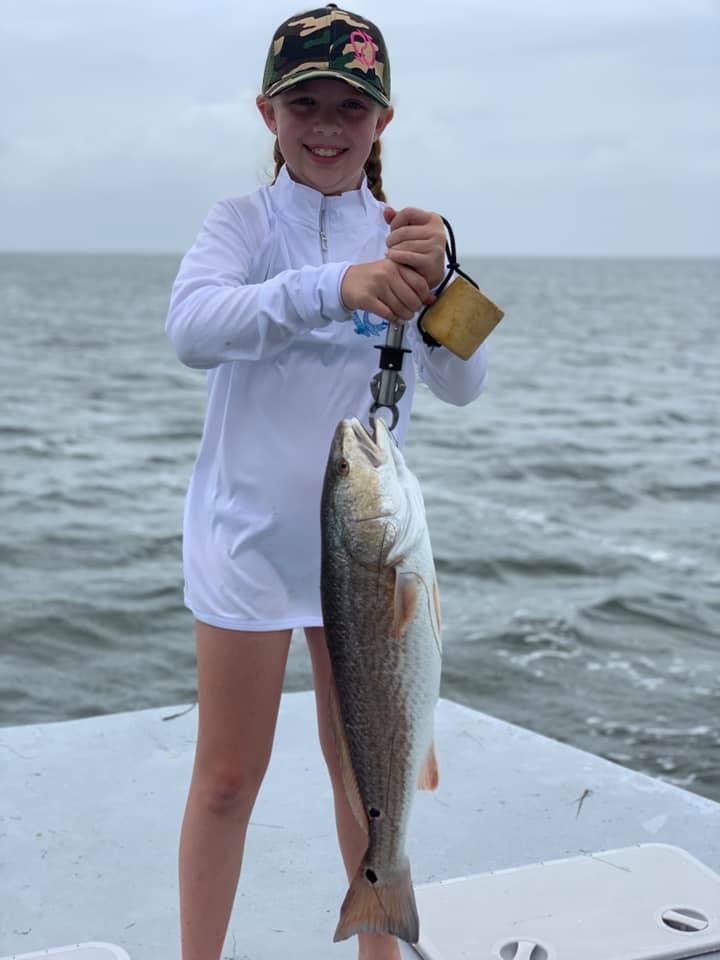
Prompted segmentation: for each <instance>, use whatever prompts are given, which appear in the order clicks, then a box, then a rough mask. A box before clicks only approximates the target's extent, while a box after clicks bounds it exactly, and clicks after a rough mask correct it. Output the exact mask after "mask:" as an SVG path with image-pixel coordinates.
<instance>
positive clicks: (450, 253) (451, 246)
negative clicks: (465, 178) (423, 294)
mask: <svg viewBox="0 0 720 960" xmlns="http://www.w3.org/2000/svg"><path fill="white" fill-rule="evenodd" d="M442 222H443V223H444V224H445V229H446V230H447V232H448V237H449V238H450V239H449V242H448V243H446V244H445V254H446V256H447V259H448V270H447V273H446V274H445V277H444V278H443V281H442V283H441V284H440V286H439V287H438V288H437V290H436V291H435V296H436V297H439V296H440V294H441V293H442V292H443V290H444V289H445V287H446V286H447V285H448V283H449V282H450V277H452V275H453V273H459V274H460V276H461V277H465V279H466V280H467V281H468V282H469V283H471V284H472V285H473V286H474V287H477V286H478V285H477V284H476V283H475V281H474V280H473V278H472V277H469V276H468V275H467V274H466V273H465V271H464V270H461V269H460V264H459V263H458V262H457V248H456V246H455V234H454V233H453V228H452V227H451V226H450V223H449V222H448V221H447V220H446V219H445V217H442ZM478 289H480V288H479V287H478ZM431 306H433V304H430V305H429V306H427V307H425V309H424V310H423V311H422V313H421V314H420V316H419V317H418V319H417V325H418V330H419V331H420V336H421V337H422V338H423V342H424V343H426V344H427V345H428V347H430V348H431V349H433V348H434V347H439V346H441V344H440V343H438V341H437V340H436V339H435V338H434V337H431V336H430V334H429V333H428V332H427V330H426V329H425V328H424V327H423V325H422V318H423V317H424V316H425V314H426V313H427V311H428V310H429V309H430V307H431Z"/></svg>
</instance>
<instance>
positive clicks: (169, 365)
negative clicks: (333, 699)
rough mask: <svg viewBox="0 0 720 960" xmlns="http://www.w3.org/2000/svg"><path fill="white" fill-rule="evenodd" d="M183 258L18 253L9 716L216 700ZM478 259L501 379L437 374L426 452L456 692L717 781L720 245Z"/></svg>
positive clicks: (3, 717) (624, 759)
mask: <svg viewBox="0 0 720 960" xmlns="http://www.w3.org/2000/svg"><path fill="white" fill-rule="evenodd" d="M178 263H179V257H174V256H167V257H161V256H137V257H132V256H82V255H67V256H62V255H37V256H34V255H33V256H31V255H2V256H0V324H1V329H2V344H3V349H2V353H0V399H1V405H0V517H1V523H0V604H1V609H2V617H1V618H0V725H15V724H26V723H35V722H45V721H54V720H64V719H71V718H78V717H86V716H92V715H95V714H102V713H112V712H117V711H124V710H134V709H141V708H145V707H151V706H161V705H169V704H179V703H184V702H192V701H194V699H195V691H196V687H195V682H196V676H195V645H194V638H193V633H192V620H191V615H190V614H189V612H188V611H186V610H185V609H184V607H183V605H182V589H181V583H182V575H181V522H182V504H183V497H184V494H185V489H186V485H187V481H188V478H189V475H190V471H191V468H192V464H193V460H194V457H195V452H196V449H197V443H198V439H199V436H200V431H201V426H202V419H203V413H204V402H205V375H204V374H203V373H202V372H198V371H192V370H189V369H186V368H184V367H183V366H181V364H180V363H179V362H178V361H177V359H176V358H175V356H174V354H173V352H172V349H171V347H170V344H169V342H168V341H167V340H166V338H165V336H164V333H163V322H164V317H165V312H166V308H167V302H168V296H169V291H170V287H171V284H172V281H173V279H174V276H175V273H176V271H177V267H178ZM463 266H465V268H466V269H468V270H469V271H470V272H471V273H472V275H473V276H475V277H476V279H477V280H478V282H479V283H480V285H481V287H482V288H483V289H484V290H485V291H486V292H487V293H488V294H489V295H490V296H492V297H493V299H495V300H496V301H497V302H498V303H499V304H501V305H502V306H503V308H504V309H505V311H506V317H505V319H504V320H503V321H502V323H501V324H500V326H499V327H498V328H497V329H496V330H495V332H494V333H493V334H492V336H491V338H490V340H489V348H490V363H491V375H490V380H489V384H488V387H487V390H486V393H485V394H484V395H483V396H482V397H481V398H480V400H478V401H477V402H476V403H474V404H472V405H470V406H468V407H465V408H460V409H458V408H453V407H450V406H447V405H444V404H442V403H440V401H438V400H437V399H436V398H435V397H433V396H432V394H430V392H429V391H428V390H427V389H424V388H421V389H419V390H418V392H417V395H416V401H415V406H414V414H413V421H412V425H411V430H410V435H409V440H408V445H407V450H406V456H407V460H408V463H409V465H410V466H411V468H412V469H413V470H414V472H415V473H416V474H417V476H418V477H419V479H420V482H421V484H422V487H423V491H424V495H425V500H426V506H427V512H428V521H429V524H430V532H431V537H432V541H433V547H434V550H435V555H436V562H437V568H438V575H439V582H440V591H441V598H442V607H443V614H444V624H445V659H444V674H443V688H442V694H443V696H445V697H448V698H451V699H454V700H458V701H460V702H462V703H465V704H468V705H470V706H472V707H475V708H477V709H479V710H482V711H485V712H487V713H490V714H493V715H495V716H498V717H502V718H503V719H505V720H508V721H511V722H513V723H517V724H521V725H523V726H526V727H529V728H531V729H532V730H536V731H538V732H541V733H544V734H546V735H548V736H551V737H554V738H556V739H558V740H561V741H564V742H567V743H571V744H574V745H576V746H578V747H580V748H582V749H586V750H590V751H592V752H594V753H596V754H600V755H601V756H604V757H607V758H609V759H611V760H614V761H616V762H618V763H621V764H624V765H626V766H628V767H631V768H633V769H637V770H641V771H644V772H647V773H649V774H651V775H653V776H657V777H660V778H662V779H665V780H667V781H670V782H672V783H675V784H678V785H681V786H684V787H686V788H688V789H691V790H694V791H696V792H698V793H700V794H703V795H705V796H708V797H712V798H714V799H716V800H719V801H720V764H719V761H720V683H719V679H720V550H719V548H718V539H719V537H718V534H719V533H720V529H719V528H720V509H719V508H718V501H719V499H720V497H719V495H720V474H719V472H718V451H719V449H720V447H719V441H720V417H719V411H720V349H719V346H720V345H719V342H718V341H719V339H720V337H719V335H718V328H719V321H720V262H719V261H717V260H664V261H660V260H540V259H525V260H511V259H487V260H475V261H471V260H466V261H464V262H463ZM310 686H311V671H310V665H309V660H308V656H307V652H306V648H305V645H304V642H303V640H302V638H301V637H297V638H296V639H295V640H294V642H293V647H292V652H291V657H290V662H289V666H288V673H287V678H286V688H287V689H289V690H297V689H308V688H309V687H310Z"/></svg>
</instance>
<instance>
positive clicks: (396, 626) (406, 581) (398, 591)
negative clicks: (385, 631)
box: [391, 570, 418, 640]
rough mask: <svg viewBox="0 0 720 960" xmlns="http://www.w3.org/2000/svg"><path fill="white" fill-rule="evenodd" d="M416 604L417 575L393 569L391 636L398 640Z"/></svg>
mask: <svg viewBox="0 0 720 960" xmlns="http://www.w3.org/2000/svg"><path fill="white" fill-rule="evenodd" d="M417 604H418V588H417V577H416V576H415V574H414V573H399V572H398V571H397V570H396V571H395V610H394V613H393V625H392V631H391V636H392V638H393V640H399V639H400V638H401V637H402V635H403V631H404V630H405V629H406V628H407V627H408V626H409V625H410V623H412V620H413V617H414V616H415V611H416V610H417Z"/></svg>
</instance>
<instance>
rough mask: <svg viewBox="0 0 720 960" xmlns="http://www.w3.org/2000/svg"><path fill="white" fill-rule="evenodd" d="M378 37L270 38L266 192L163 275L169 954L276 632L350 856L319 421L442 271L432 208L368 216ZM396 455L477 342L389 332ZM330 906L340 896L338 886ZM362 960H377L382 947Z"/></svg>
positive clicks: (334, 411) (382, 99)
mask: <svg viewBox="0 0 720 960" xmlns="http://www.w3.org/2000/svg"><path fill="white" fill-rule="evenodd" d="M389 98H390V66H389V63H388V56H387V50H386V48H385V43H384V40H383V37H382V35H381V33H380V31H379V30H378V28H377V27H376V26H375V25H374V24H373V23H371V22H370V21H369V20H367V19H366V18H364V17H361V16H358V15H356V14H353V13H349V12H347V11H343V10H340V9H338V8H337V7H336V6H335V4H328V5H327V6H326V7H322V8H320V9H316V10H311V11H309V12H308V13H305V14H298V15H296V16H293V17H290V18H289V19H288V20H287V21H285V23H283V24H282V25H281V26H280V27H279V28H278V30H277V31H276V33H275V35H274V37H273V40H272V44H271V46H270V51H269V54H268V58H267V66H266V69H265V75H264V79H263V84H262V94H261V95H260V96H258V98H257V106H258V109H259V111H260V113H261V115H262V118H263V120H264V122H265V124H266V125H267V127H268V129H269V130H270V131H271V132H272V133H273V134H274V135H275V137H276V140H275V162H276V173H275V180H274V182H273V184H272V185H271V186H267V187H262V188H260V189H259V190H257V191H256V192H255V193H253V194H250V195H249V196H245V197H239V198H233V199H228V200H224V201H221V202H219V203H218V204H216V205H215V206H214V207H213V208H212V209H211V210H210V213H209V214H208V217H207V219H206V221H205V223H204V224H203V226H202V229H201V230H200V233H199V235H198V237H197V240H196V241H195V243H194V245H193V247H192V248H191V250H190V251H189V252H188V253H187V255H186V256H185V258H184V259H183V261H182V264H181V266H180V271H179V273H178V276H177V279H176V281H175V284H174V286H173V290H172V296H171V302H170V307H169V312H168V316H167V322H166V330H167V333H168V336H169V337H170V340H171V341H172V344H173V347H174V348H175V351H176V352H177V355H178V357H179V359H180V360H181V361H182V362H183V363H185V364H187V365H188V366H189V367H195V368H199V369H206V370H207V371H208V374H207V377H208V403H207V413H206V419H205V425H204V430H203V436H202V440H201V443H200V449H199V453H198V456H197V460H196V463H195V467H194V470H193V474H192V478H191V481H190V486H189V489H188V494H187V499H186V504H185V517H184V527H183V566H184V576H185V603H186V605H187V606H188V608H189V609H190V610H191V611H192V613H193V615H194V617H195V628H196V639H197V664H198V705H199V728H198V741H197V748H196V755H195V763H194V768H193V774H192V780H191V784H190V790H189V795H188V800H187V807H186V810H185V817H184V821H183V826H182V834H181V839H180V864H179V867H180V877H179V879H180V923H181V938H182V957H183V960H218V958H219V957H220V954H221V950H222V946H223V943H224V939H225V935H226V931H227V926H228V923H229V919H230V913H231V909H232V905H233V901H234V897H235V893H236V888H237V883H238V878H239V874H240V865H241V862H242V855H243V846H244V842H245V833H246V829H247V824H248V821H249V818H250V813H251V811H252V808H253V804H254V802H255V798H256V796H257V793H258V790H259V787H260V784H261V782H262V779H263V776H264V773H265V770H266V767H267V764H268V761H269V758H270V752H271V747H272V741H273V736H274V731H275V724H276V719H277V713H278V707H279V702H280V696H281V691H282V686H283V675H284V671H285V664H286V660H287V656H288V649H289V645H290V637H291V632H292V629H293V628H302V629H303V630H304V632H305V636H306V638H307V642H308V646H309V649H310V656H311V660H312V667H313V676H314V686H315V695H316V703H317V720H318V727H319V737H320V743H321V746H322V750H323V754H324V756H325V760H326V762H327V766H328V770H329V774H330V778H331V782H332V786H333V791H334V797H335V815H336V822H337V830H338V837H339V843H340V848H341V851H342V856H343V860H344V863H345V868H346V871H347V874H348V878H351V877H352V876H353V875H354V873H355V870H356V867H357V865H358V863H359V862H360V859H361V857H362V855H363V854H364V852H365V850H364V842H363V836H362V834H361V831H360V828H359V827H358V826H357V824H356V822H355V819H354V817H353V814H352V812H351V810H350V807H349V805H348V801H347V798H346V795H345V791H344V788H343V784H342V780H341V776H340V773H339V769H338V762H337V758H336V755H335V749H334V745H333V741H332V734H331V732H330V728H329V725H328V682H329V677H330V663H329V657H328V653H327V649H326V645H325V637H324V634H323V621H322V616H321V612H320V587H319V583H320V524H319V504H320V493H321V488H322V482H323V474H324V469H325V464H326V460H327V455H328V449H329V446H330V441H331V438H332V436H333V433H334V430H335V426H336V424H337V422H338V420H340V419H342V418H343V417H353V416H355V417H358V418H359V419H360V420H361V421H363V422H364V423H365V424H366V425H369V424H368V413H369V410H370V407H371V406H372V403H373V398H372V396H371V393H370V389H369V382H370V380H371V379H372V377H373V375H374V374H375V373H376V372H377V369H378V357H379V352H378V351H377V350H374V349H373V346H374V345H375V344H381V343H384V339H385V336H384V330H385V329H386V328H387V325H388V322H391V323H407V322H408V321H410V320H412V319H413V317H414V316H415V314H416V313H417V311H418V310H419V309H420V308H422V306H423V305H424V304H427V303H432V302H433V300H434V295H433V293H432V289H433V288H434V287H437V286H438V284H439V283H440V281H441V280H442V278H443V275H444V270H445V257H444V249H445V233H444V228H443V224H442V220H441V218H440V217H439V215H437V214H433V213H427V212H425V211H423V210H419V209H416V208H406V209H404V210H400V211H399V212H396V211H394V210H393V209H391V208H389V207H388V206H386V204H385V202H384V201H385V196H384V194H383V189H382V177H381V164H380V135H381V134H382V132H383V130H384V129H385V127H386V126H387V125H388V123H389V122H390V121H391V119H392V117H393V108H392V106H391V105H390V99H389ZM405 340H406V344H405V345H406V346H408V347H411V348H412V350H413V360H414V363H412V362H410V363H406V368H404V369H403V377H404V379H405V381H406V385H407V389H406V392H405V395H404V397H403V398H402V400H401V401H400V404H399V413H400V416H399V422H398V424H397V427H396V430H395V435H396V437H397V439H398V442H399V443H400V444H401V445H402V443H403V442H404V438H405V433H406V429H407V422H408V416H409V412H410V406H411V402H412V396H413V390H414V386H415V376H416V374H417V375H419V376H420V377H421V378H422V379H423V380H424V382H425V383H426V384H428V386H429V387H430V389H431V390H432V391H433V393H435V395H436V396H438V397H439V398H440V399H441V400H444V401H446V402H448V403H453V404H465V403H468V402H470V401H471V400H473V399H474V398H475V397H477V396H478V394H479V393H480V392H481V390H482V387H483V383H484V379H485V371H486V358H485V350H484V348H482V347H481V348H480V349H479V350H478V351H477V352H476V353H475V355H474V356H473V357H472V359H471V360H470V361H467V362H465V361H463V360H460V359H458V358H457V357H455V356H454V355H452V354H451V353H449V352H448V351H447V350H445V349H444V348H442V347H438V348H435V349H431V348H429V347H427V346H426V345H425V343H424V342H423V340H422V339H421V337H420V335H419V333H418V331H417V325H416V324H415V323H409V324H408V326H407V329H406V337H405ZM339 893H341V891H339ZM358 939H359V956H360V957H361V958H362V960H371V958H372V960H397V958H398V957H399V956H400V953H399V948H398V945H397V941H396V940H395V938H394V937H392V936H389V935H386V934H378V933H367V934H361V935H360V936H359V938H358Z"/></svg>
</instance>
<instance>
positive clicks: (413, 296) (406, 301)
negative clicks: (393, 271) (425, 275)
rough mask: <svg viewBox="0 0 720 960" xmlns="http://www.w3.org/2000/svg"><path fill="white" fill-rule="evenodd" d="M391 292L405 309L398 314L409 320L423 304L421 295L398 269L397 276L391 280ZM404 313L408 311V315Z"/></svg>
mask: <svg viewBox="0 0 720 960" xmlns="http://www.w3.org/2000/svg"><path fill="white" fill-rule="evenodd" d="M392 292H393V294H394V295H395V296H396V297H397V299H398V300H399V301H400V304H401V306H402V308H403V310H404V311H405V313H403V312H401V313H400V316H401V317H403V318H404V319H405V320H409V319H410V317H412V315H413V314H414V313H415V312H416V311H417V310H419V309H420V307H421V306H422V305H423V300H422V297H420V296H419V295H418V294H417V293H416V292H415V290H414V288H413V286H412V285H411V284H410V283H408V281H407V280H405V279H404V277H403V276H402V274H401V273H400V271H398V273H397V276H396V277H395V279H394V281H393V284H392ZM406 313H409V316H406V315H405V314H406Z"/></svg>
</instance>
